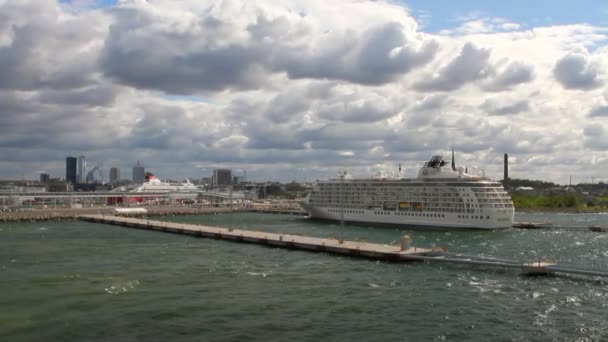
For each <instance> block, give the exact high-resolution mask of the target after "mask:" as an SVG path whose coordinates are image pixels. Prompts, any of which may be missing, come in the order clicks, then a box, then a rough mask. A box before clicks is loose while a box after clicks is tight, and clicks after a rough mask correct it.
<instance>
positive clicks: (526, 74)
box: [484, 62, 534, 91]
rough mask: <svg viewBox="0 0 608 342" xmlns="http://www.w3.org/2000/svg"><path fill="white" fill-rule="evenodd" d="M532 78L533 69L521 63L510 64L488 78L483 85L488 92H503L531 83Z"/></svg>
mask: <svg viewBox="0 0 608 342" xmlns="http://www.w3.org/2000/svg"><path fill="white" fill-rule="evenodd" d="M533 78H534V67H533V66H531V65H527V64H524V63H521V62H511V63H509V64H508V65H507V67H506V68H504V70H502V71H500V72H498V73H497V74H496V75H495V76H494V77H492V78H490V79H489V80H488V82H487V83H486V84H485V85H484V89H486V90H489V91H504V90H508V89H511V88H513V87H514V86H516V85H518V84H521V83H527V82H530V81H532V79H533Z"/></svg>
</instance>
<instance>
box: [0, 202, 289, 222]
mask: <svg viewBox="0 0 608 342" xmlns="http://www.w3.org/2000/svg"><path fill="white" fill-rule="evenodd" d="M139 208H144V209H146V210H147V212H146V213H133V214H119V216H128V217H155V216H176V215H213V214H221V213H230V212H257V211H277V212H278V211H286V212H287V211H293V210H294V209H295V210H300V209H299V208H293V207H267V206H262V207H253V208H244V207H235V208H227V207H207V208H192V207H178V206H166V207H139ZM95 214H100V215H116V213H115V212H114V207H111V208H108V207H95V208H56V209H34V210H32V211H26V212H15V211H13V212H0V224H2V223H19V222H39V221H40V222H42V221H71V220H76V219H78V216H80V215H95Z"/></svg>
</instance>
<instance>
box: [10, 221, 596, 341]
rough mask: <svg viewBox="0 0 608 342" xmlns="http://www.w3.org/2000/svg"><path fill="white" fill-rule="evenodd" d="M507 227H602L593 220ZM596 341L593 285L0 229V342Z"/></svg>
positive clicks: (375, 237) (350, 231)
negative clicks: (557, 225)
mask: <svg viewBox="0 0 608 342" xmlns="http://www.w3.org/2000/svg"><path fill="white" fill-rule="evenodd" d="M164 219H166V220H171V221H177V222H191V223H201V224H207V225H217V226H224V227H239V228H247V229H255V230H267V231H273V232H283V233H293V234H306V235H313V236H326V237H342V238H345V239H352V240H365V241H374V242H379V243H392V242H396V241H397V240H398V239H399V236H400V235H402V234H406V233H407V234H409V235H410V236H412V237H413V240H414V244H415V245H417V246H422V247H428V246H431V245H432V244H435V245H438V246H444V247H446V248H447V249H448V251H450V252H462V253H468V254H484V255H491V256H498V257H503V258H510V259H515V260H521V261H531V260H536V259H538V258H547V259H551V260H554V261H557V262H559V263H565V264H578V265H585V266H586V267H594V268H602V269H608V233H593V232H589V231H575V230H567V229H564V230H516V229H510V230H503V231H491V232H480V231H458V232H454V231H407V230H405V229H402V228H398V227H397V228H386V227H383V228H374V227H365V226H350V225H347V226H346V227H345V228H344V229H341V228H340V226H339V225H336V224H328V223H326V222H314V221H309V220H306V219H303V218H300V217H296V216H289V215H269V214H250V213H248V214H223V215H209V216H181V217H166V218H164ZM517 220H518V221H535V222H543V221H546V222H553V223H557V224H560V225H572V226H590V225H601V226H608V215H602V214H523V215H518V217H517ZM125 340H141V341H168V340H171V341H226V340H239V341H250V340H263V341H288V340H294V341H318V340H323V341H345V340H363V341H368V340H369V341H384V340H398V341H433V340H439V341H594V340H597V341H605V340H608V281H604V280H599V279H596V278H590V277H533V278H528V277H522V276H520V275H518V273H517V272H516V271H514V270H503V269H496V268H487V267H476V266H464V265H446V264H429V263H407V264H392V263H384V262H376V261H371V260H366V259H356V258H350V257H341V256H334V255H328V254H323V253H311V252H304V251H290V250H284V249H279V248H269V247H264V246H257V245H249V244H238V243H232V242H227V241H219V240H209V239H200V238H194V237H189V236H183V235H174V234H166V233H160V232H149V231H144V230H135V229H129V228H122V227H116V226H110V225H103V224H94V223H86V222H79V221H73V222H36V223H25V224H5V225H0V341H125Z"/></svg>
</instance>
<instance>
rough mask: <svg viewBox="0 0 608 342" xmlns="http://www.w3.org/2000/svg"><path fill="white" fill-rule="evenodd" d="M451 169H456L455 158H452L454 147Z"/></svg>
mask: <svg viewBox="0 0 608 342" xmlns="http://www.w3.org/2000/svg"><path fill="white" fill-rule="evenodd" d="M452 171H456V159H455V158H454V147H452Z"/></svg>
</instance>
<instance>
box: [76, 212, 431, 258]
mask: <svg viewBox="0 0 608 342" xmlns="http://www.w3.org/2000/svg"><path fill="white" fill-rule="evenodd" d="M79 218H80V219H82V220H85V221H89V222H98V223H107V224H113V225H119V226H125V227H132V228H139V229H148V230H155V231H162V232H167V233H175V234H186V235H192V236H197V237H207V238H213V239H221V240H229V241H236V242H247V243H255V244H260V245H268V246H277V247H284V248H290V249H301V250H309V251H317V252H327V253H332V254H345V255H351V256H359V257H366V258H372V259H378V260H391V261H399V260H408V257H409V256H425V255H432V254H433V253H434V252H436V250H433V249H430V248H417V247H413V246H411V245H410V242H411V240H408V239H402V240H401V243H400V245H398V246H394V245H385V244H377V243H369V242H360V241H347V240H340V239H331V238H316V237H309V236H301V235H290V234H276V233H267V232H261V231H252V230H242V229H232V228H220V227H210V226H202V225H194V224H186V223H174V222H166V221H155V220H146V219H136V218H130V217H119V216H108V215H81V216H79Z"/></svg>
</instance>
